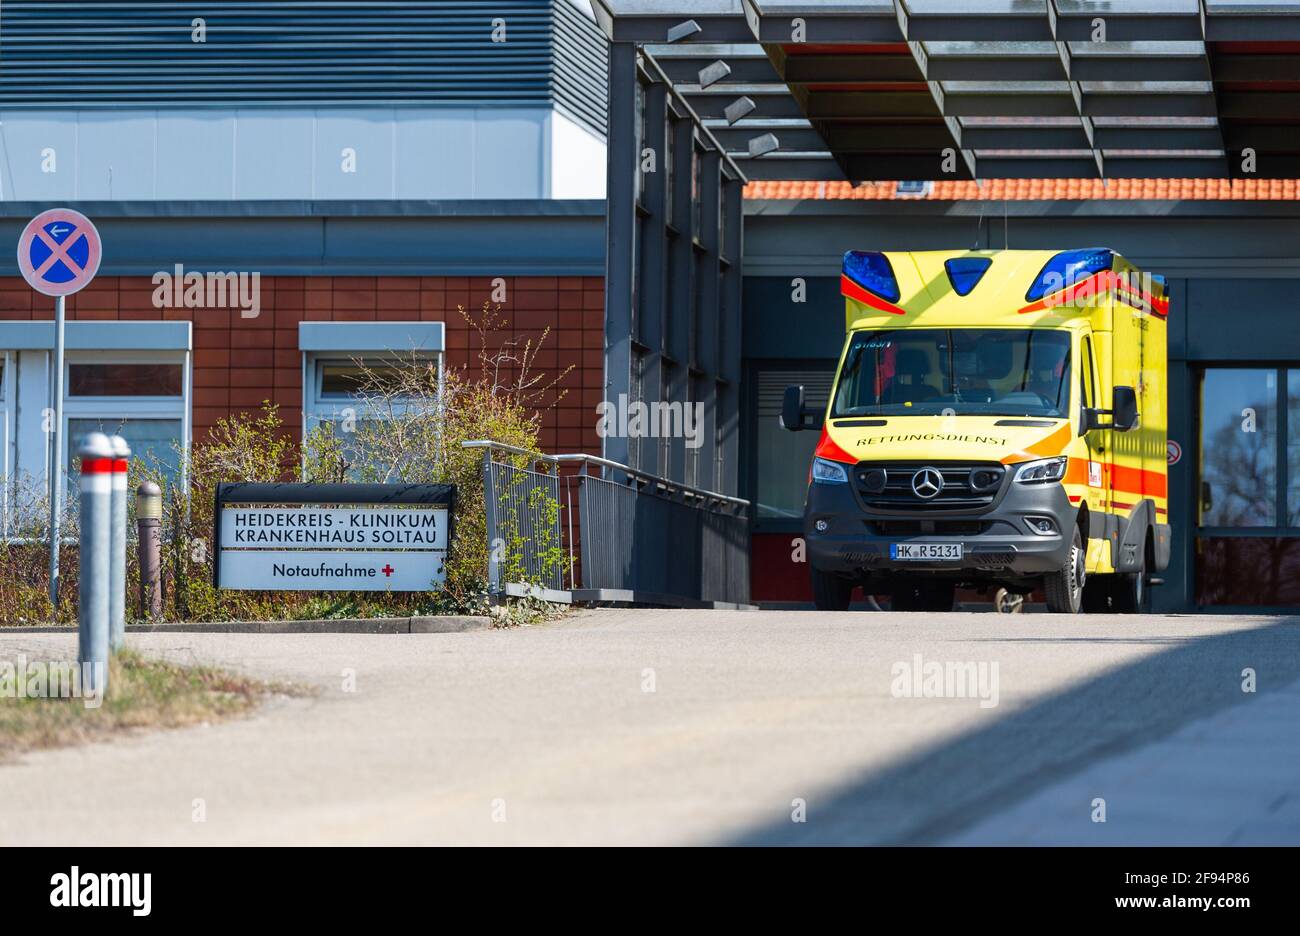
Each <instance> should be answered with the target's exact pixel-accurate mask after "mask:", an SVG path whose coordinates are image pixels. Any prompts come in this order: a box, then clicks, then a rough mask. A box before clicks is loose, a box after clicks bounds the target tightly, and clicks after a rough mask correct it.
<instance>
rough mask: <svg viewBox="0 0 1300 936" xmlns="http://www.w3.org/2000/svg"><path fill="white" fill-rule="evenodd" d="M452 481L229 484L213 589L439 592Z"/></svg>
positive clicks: (224, 490) (218, 529) (221, 499)
mask: <svg viewBox="0 0 1300 936" xmlns="http://www.w3.org/2000/svg"><path fill="white" fill-rule="evenodd" d="M455 499H456V488H455V487H454V486H453V485H449V484H221V485H218V486H217V493H216V504H215V510H214V518H213V526H214V530H213V535H214V549H213V553H214V555H213V564H212V565H213V568H212V583H213V585H214V586H215V587H217V588H232V589H245V590H255V591H436V590H438V589H440V588H441V587H442V585H443V583H444V582H445V581H446V577H447V571H446V558H447V549H448V547H449V545H450V543H451V527H452V522H453V513H454V506H455Z"/></svg>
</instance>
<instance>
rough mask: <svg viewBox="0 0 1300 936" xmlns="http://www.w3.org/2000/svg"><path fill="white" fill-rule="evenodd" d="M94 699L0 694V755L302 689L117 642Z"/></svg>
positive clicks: (198, 716) (198, 715)
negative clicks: (101, 691)
mask: <svg viewBox="0 0 1300 936" xmlns="http://www.w3.org/2000/svg"><path fill="white" fill-rule="evenodd" d="M108 684H109V689H108V693H107V695H106V696H105V697H104V699H103V700H102V704H101V705H99V707H96V708H92V707H88V706H87V705H86V704H85V702H84V701H83V700H82V699H75V698H72V699H57V698H56V699H45V698H38V699H30V698H12V697H9V696H10V695H12V693H10V694H9V695H5V696H0V762H3V761H4V760H5V759H7V758H8V757H10V756H12V755H14V754H18V753H21V752H23V751H30V750H36V749H41V748H54V747H66V746H68V745H74V744H83V743H86V742H88V741H99V740H104V739H107V738H110V737H113V736H117V735H121V734H123V733H132V732H137V731H143V730H156V729H159V728H179V727H183V726H185V725H195V724H200V723H204V722H212V721H217V720H219V719H224V718H235V717H239V716H242V715H246V714H248V713H250V712H251V711H252V710H253V709H255V708H256V707H257V706H258V705H259V704H261V702H262V701H264V700H265V699H266V698H268V697H269V696H271V695H277V694H278V695H291V696H301V695H306V694H309V690H307V689H304V688H303V687H300V686H294V685H289V684H282V683H267V682H262V681H260V680H256V679H251V678H248V677H245V676H239V675H236V674H234V673H229V672H226V671H225V670H221V669H217V668H215V667H210V666H182V665H180V664H177V663H169V662H167V661H165V660H159V659H154V658H150V657H145V656H142V655H140V654H138V653H135V652H134V651H130V650H123V651H122V652H120V653H118V654H117V655H115V656H114V658H113V660H112V662H111V663H110V669H109V680H108Z"/></svg>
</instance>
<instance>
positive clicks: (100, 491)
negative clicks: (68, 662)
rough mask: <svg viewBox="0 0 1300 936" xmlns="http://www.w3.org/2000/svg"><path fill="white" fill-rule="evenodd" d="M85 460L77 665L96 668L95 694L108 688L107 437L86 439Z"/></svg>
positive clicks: (82, 450)
mask: <svg viewBox="0 0 1300 936" xmlns="http://www.w3.org/2000/svg"><path fill="white" fill-rule="evenodd" d="M77 456H78V457H79V458H80V459H81V485H80V487H81V518H80V523H81V543H80V550H79V553H78V560H79V563H80V569H79V572H78V575H77V580H78V585H79V592H80V594H79V601H78V603H77V626H78V631H77V635H78V637H79V639H80V648H79V654H78V659H80V660H81V662H82V663H92V664H95V665H94V666H92V667H91V673H90V675H89V678H90V679H91V681H92V682H93V683H94V685H93V686H92V687H91V688H92V690H93V691H104V690H106V689H107V688H108V627H109V620H108V589H109V584H108V580H109V576H110V574H111V561H110V557H109V552H110V550H109V539H110V532H109V520H110V517H109V514H110V512H111V503H110V502H111V500H112V486H113V482H112V480H111V479H112V473H113V445H112V443H111V442H109V441H108V436H106V435H104V433H102V432H92V433H90V434H89V435H87V436H86V438H85V439H84V440H83V441H82V443H81V448H80V449H79V450H78V452H77Z"/></svg>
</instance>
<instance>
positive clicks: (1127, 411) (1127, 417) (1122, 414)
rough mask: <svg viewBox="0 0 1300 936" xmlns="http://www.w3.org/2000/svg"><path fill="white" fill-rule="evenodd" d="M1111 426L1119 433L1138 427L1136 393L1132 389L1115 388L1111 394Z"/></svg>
mask: <svg viewBox="0 0 1300 936" xmlns="http://www.w3.org/2000/svg"><path fill="white" fill-rule="evenodd" d="M1111 407H1112V411H1113V413H1114V415H1112V416H1111V418H1110V421H1111V425H1112V426H1113V427H1114V428H1115V429H1118V430H1119V431H1120V432H1128V431H1129V430H1131V429H1136V428H1137V427H1138V398H1137V391H1135V390H1134V389H1133V388H1132V387H1116V388H1115V389H1114V391H1112V393H1111Z"/></svg>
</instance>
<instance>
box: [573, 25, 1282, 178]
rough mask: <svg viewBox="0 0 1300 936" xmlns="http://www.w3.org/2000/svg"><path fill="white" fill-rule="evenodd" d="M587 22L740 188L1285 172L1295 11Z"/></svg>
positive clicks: (1249, 175) (1270, 175) (1272, 175)
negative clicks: (648, 67)
mask: <svg viewBox="0 0 1300 936" xmlns="http://www.w3.org/2000/svg"><path fill="white" fill-rule="evenodd" d="M593 8H594V10H595V13H596V18H597V20H598V22H599V23H600V25H601V27H602V28H603V29H604V30H605V32H606V34H607V35H608V36H609V37H610V38H611V39H612V40H613V41H614V42H616V43H622V42H626V43H633V44H636V45H640V46H643V47H645V50H646V51H647V52H648V53H649V54H650V55H652V56H653V58H654V60H655V61H657V62H658V63H659V64H660V66H661V67H662V69H663V72H664V74H665V75H666V76H667V77H668V78H669V80H671V81H672V83H673V85H674V87H675V89H676V90H677V91H678V92H679V93H680V94H681V95H682V96H683V97H684V98H685V99H686V100H687V101H689V103H690V106H691V108H692V109H693V110H694V112H695V113H696V114H697V115H698V117H699V118H700V119H701V121H702V122H703V124H704V125H705V127H707V128H708V129H709V130H710V131H711V132H712V133H713V135H714V136H715V138H716V139H717V140H718V141H719V143H720V144H721V145H722V146H724V147H725V148H726V150H727V152H728V153H729V154H730V155H731V157H732V158H733V159H734V160H735V162H736V165H738V166H739V167H740V168H741V169H742V171H743V172H744V174H745V175H746V176H747V177H748V178H751V179H794V180H797V179H811V180H843V179H848V180H850V181H855V182H856V181H867V180H876V179H902V180H929V179H995V178H1030V177H1033V178H1097V177H1101V178H1236V177H1241V178H1295V177H1300V0H1295V2H1293V0H1285V2H1283V0H1249V2H1246V0H1123V2H1102V0H820V2H800V3H785V2H777V0H593ZM670 40H671V41H670Z"/></svg>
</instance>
